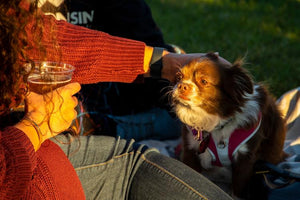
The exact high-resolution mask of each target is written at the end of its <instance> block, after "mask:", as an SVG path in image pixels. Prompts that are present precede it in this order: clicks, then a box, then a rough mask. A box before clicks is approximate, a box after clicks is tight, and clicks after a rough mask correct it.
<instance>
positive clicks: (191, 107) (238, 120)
mask: <svg viewBox="0 0 300 200" xmlns="http://www.w3.org/2000/svg"><path fill="white" fill-rule="evenodd" d="M242 64H243V62H242V60H238V61H236V62H235V63H234V64H230V63H229V64H225V63H224V62H220V60H219V57H218V55H216V54H214V53H208V54H207V55H206V56H205V57H203V58H200V59H196V60H194V61H192V62H191V63H189V64H187V65H186V66H184V67H183V68H182V69H181V73H180V76H181V77H180V80H179V82H178V83H177V84H176V86H175V87H174V88H173V91H172V105H173V108H174V111H175V113H176V114H177V116H178V118H179V119H180V120H181V121H182V122H183V123H184V124H185V125H186V126H183V131H182V146H183V156H182V161H183V162H185V163H186V164H187V165H189V166H191V167H192V168H194V169H196V170H197V171H199V172H201V173H203V174H205V175H206V176H208V177H209V178H210V179H212V180H213V181H217V182H220V181H221V182H222V181H223V182H227V183H232V191H233V195H234V196H237V197H239V198H242V197H243V198H246V196H247V194H246V193H247V192H246V190H247V189H246V188H247V186H248V183H249V182H250V180H251V177H252V176H253V173H254V171H253V170H254V169H253V168H254V165H255V163H256V162H257V161H266V162H270V163H273V164H277V163H279V162H281V161H282V160H283V159H284V158H285V156H286V155H285V153H284V152H283V144H284V139H285V132H286V130H285V122H284V120H283V118H282V117H281V114H280V112H279V110H278V108H277V106H276V104H275V100H274V98H273V97H272V95H271V94H269V92H268V91H267V89H266V87H265V86H263V85H262V84H257V83H254V82H253V80H252V78H251V77H250V75H249V73H248V72H247V71H246V70H245V69H244V68H243V67H242ZM260 113H261V121H260V126H259V129H258V131H257V132H256V134H255V135H254V136H253V137H252V138H251V139H250V140H249V141H247V143H246V144H244V145H243V146H242V147H241V148H240V149H239V150H238V152H237V153H236V154H235V155H234V158H233V161H232V163H231V165H230V166H224V167H218V166H213V165H212V156H211V155H210V153H209V152H208V150H205V151H204V152H203V153H199V152H198V149H199V141H196V140H195V139H194V136H193V135H192V133H191V130H190V128H189V127H193V128H194V129H196V130H198V131H204V132H205V133H208V134H211V136H212V138H214V140H215V141H217V143H218V142H223V141H224V140H226V139H228V138H229V137H230V135H231V133H232V132H233V131H234V130H235V129H249V128H251V127H253V126H254V125H255V124H257V123H258V121H259V119H258V118H259V115H260Z"/></svg>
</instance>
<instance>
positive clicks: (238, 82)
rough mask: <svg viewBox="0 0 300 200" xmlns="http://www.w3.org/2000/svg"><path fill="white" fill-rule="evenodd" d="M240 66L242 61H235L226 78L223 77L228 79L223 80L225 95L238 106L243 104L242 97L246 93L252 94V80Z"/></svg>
mask: <svg viewBox="0 0 300 200" xmlns="http://www.w3.org/2000/svg"><path fill="white" fill-rule="evenodd" d="M242 65H243V60H242V59H240V60H237V61H235V62H234V64H233V65H232V67H230V68H229V70H228V73H229V74H227V75H228V76H225V77H230V78H229V80H224V81H225V85H226V90H227V93H228V94H229V95H230V96H231V98H232V100H233V101H234V102H235V103H237V104H238V105H241V104H242V103H243V102H244V96H245V94H246V93H248V94H252V93H253V81H252V78H251V77H250V75H249V73H248V71H247V70H246V69H245V68H243V67H242Z"/></svg>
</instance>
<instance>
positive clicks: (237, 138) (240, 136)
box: [192, 113, 262, 167]
mask: <svg viewBox="0 0 300 200" xmlns="http://www.w3.org/2000/svg"><path fill="white" fill-rule="evenodd" d="M261 118H262V117H261V113H259V116H258V122H257V124H256V125H255V126H254V127H252V128H250V129H248V130H246V129H236V130H234V131H233V133H232V134H231V135H230V137H229V139H226V140H224V141H223V143H221V144H218V143H217V142H216V141H214V139H213V137H212V136H211V134H209V135H208V136H207V137H206V138H204V139H203V140H202V141H201V142H200V145H199V152H200V153H203V152H204V151H205V149H207V150H208V152H209V153H210V154H211V156H212V158H213V161H212V164H213V165H215V166H220V167H222V166H230V165H231V162H232V160H233V157H234V155H235V154H236V152H237V151H238V150H239V149H240V147H241V146H242V145H243V144H245V143H246V142H247V141H249V140H250V139H251V138H252V137H253V136H254V135H255V133H256V132H257V131H258V129H259V127H260V124H261ZM192 132H193V134H194V135H195V133H196V132H195V130H192ZM197 132H198V131H197ZM197 134H198V136H199V134H200V135H201V136H202V133H197Z"/></svg>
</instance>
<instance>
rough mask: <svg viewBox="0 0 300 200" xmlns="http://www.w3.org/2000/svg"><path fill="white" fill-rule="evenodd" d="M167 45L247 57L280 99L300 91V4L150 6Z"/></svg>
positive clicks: (209, 1) (155, 1) (299, 0)
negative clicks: (292, 91) (288, 93)
mask: <svg viewBox="0 0 300 200" xmlns="http://www.w3.org/2000/svg"><path fill="white" fill-rule="evenodd" d="M146 2H147V3H148V5H149V6H150V7H151V9H152V15H153V18H154V19H155V21H156V23H157V25H158V26H159V27H160V29H161V30H162V32H163V34H164V39H165V41H166V42H167V43H171V44H176V45H179V46H180V47H182V48H183V49H184V50H185V51H186V52H187V53H192V52H193V53H194V52H208V51H217V52H219V53H220V55H221V56H222V57H224V58H226V59H227V60H229V61H230V62H234V60H235V59H237V58H239V57H245V60H246V63H247V64H246V65H245V67H246V68H247V69H248V70H249V71H250V72H251V73H252V75H253V77H254V79H255V81H259V82H264V83H265V84H267V85H268V86H269V88H270V91H271V92H272V93H273V94H274V95H275V96H276V97H279V96H281V95H282V94H283V93H284V92H286V91H288V90H290V89H292V88H295V87H298V86H300V12H299V11H300V0H284V1H282V0H272V1H271V0H269V1H267V0H256V1H254V0H252V1H251V0H248V1H247V0H244V1H238V0H236V1H233V0H232V1H229V0H146Z"/></svg>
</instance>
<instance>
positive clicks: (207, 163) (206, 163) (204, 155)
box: [199, 150, 212, 170]
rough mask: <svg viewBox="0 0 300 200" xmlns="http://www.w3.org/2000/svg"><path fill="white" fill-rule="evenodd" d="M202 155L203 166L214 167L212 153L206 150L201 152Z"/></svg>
mask: <svg viewBox="0 0 300 200" xmlns="http://www.w3.org/2000/svg"><path fill="white" fill-rule="evenodd" d="M199 157H200V160H201V161H200V162H201V166H202V168H204V169H206V170H209V169H211V168H212V164H211V162H212V157H211V155H210V153H209V152H208V151H207V150H206V151H205V152H204V153H201V154H199Z"/></svg>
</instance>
